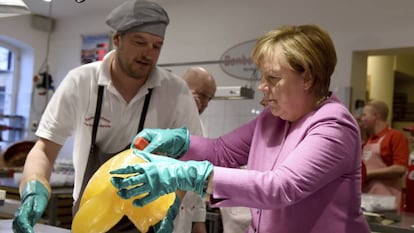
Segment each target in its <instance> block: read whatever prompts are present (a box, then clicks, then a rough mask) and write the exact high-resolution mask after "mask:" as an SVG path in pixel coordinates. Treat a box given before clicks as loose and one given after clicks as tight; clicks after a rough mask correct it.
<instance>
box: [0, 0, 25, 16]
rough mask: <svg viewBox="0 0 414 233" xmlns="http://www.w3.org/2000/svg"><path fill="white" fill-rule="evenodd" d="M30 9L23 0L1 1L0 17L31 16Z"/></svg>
mask: <svg viewBox="0 0 414 233" xmlns="http://www.w3.org/2000/svg"><path fill="white" fill-rule="evenodd" d="M29 13H30V11H29V8H27V5H26V3H24V2H23V1H22V0H0V17H9V16H14V15H23V14H29Z"/></svg>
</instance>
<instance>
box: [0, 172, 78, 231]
mask: <svg viewBox="0 0 414 233" xmlns="http://www.w3.org/2000/svg"><path fill="white" fill-rule="evenodd" d="M0 189H3V190H6V200H7V201H11V200H15V201H20V195H19V188H18V185H17V184H16V183H15V182H14V180H13V178H0ZM72 190H73V188H72V187H52V192H51V194H50V200H49V205H48V207H47V209H46V211H45V214H44V216H43V217H44V218H45V220H46V221H47V224H48V225H53V226H59V227H65V228H70V226H71V224H72V204H73V199H72ZM5 204H7V202H6V203H5ZM1 212H2V211H0V213H1ZM3 214H5V213H3Z"/></svg>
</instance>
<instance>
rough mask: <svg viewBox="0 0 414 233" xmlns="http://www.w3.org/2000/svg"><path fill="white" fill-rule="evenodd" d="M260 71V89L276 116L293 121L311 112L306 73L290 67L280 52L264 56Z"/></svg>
mask: <svg viewBox="0 0 414 233" xmlns="http://www.w3.org/2000/svg"><path fill="white" fill-rule="evenodd" d="M260 71H261V73H262V80H261V82H260V84H259V90H260V91H262V92H263V94H264V96H265V97H264V98H265V99H266V100H267V106H268V107H269V108H270V111H271V112H272V114H273V115H274V116H278V117H280V118H282V119H284V120H287V121H292V122H293V121H296V120H298V119H299V118H300V117H302V116H303V115H305V114H306V113H308V112H309V109H310V108H309V106H307V105H308V104H307V103H308V102H309V101H308V100H307V98H309V96H308V94H306V93H307V92H306V83H305V75H303V74H299V73H297V72H296V71H294V70H293V69H292V68H290V66H289V65H288V63H287V62H286V60H285V59H284V56H283V55H282V54H281V53H280V52H278V51H276V53H275V54H274V55H273V56H272V57H268V58H264V59H263V62H262V64H261V67H260Z"/></svg>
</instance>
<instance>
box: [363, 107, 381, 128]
mask: <svg viewBox="0 0 414 233" xmlns="http://www.w3.org/2000/svg"><path fill="white" fill-rule="evenodd" d="M377 118H378V116H377V114H376V113H375V111H374V109H373V108H372V106H369V105H367V106H365V107H364V109H363V110H362V116H361V124H362V127H363V128H365V129H367V130H373V129H374V127H375V123H376V121H377Z"/></svg>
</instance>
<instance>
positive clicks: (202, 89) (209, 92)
mask: <svg viewBox="0 0 414 233" xmlns="http://www.w3.org/2000/svg"><path fill="white" fill-rule="evenodd" d="M190 89H191V93H192V94H193V97H194V100H195V102H196V104H197V108H198V112H199V113H200V114H201V113H203V112H204V110H205V109H206V108H207V106H208V103H209V102H210V100H211V99H212V98H213V97H214V94H215V91H216V89H215V87H213V86H209V85H201V83H200V85H197V84H196V85H195V86H194V87H190Z"/></svg>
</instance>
